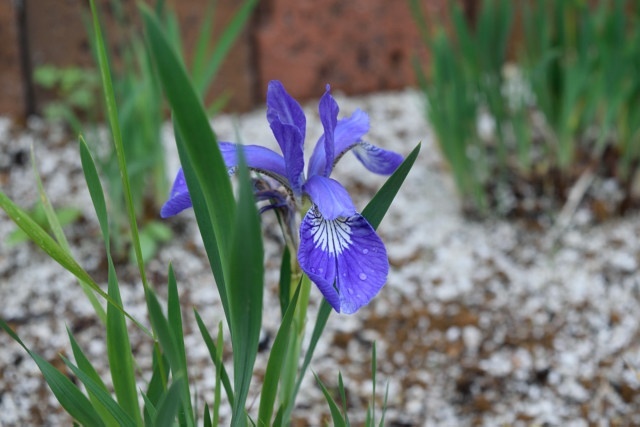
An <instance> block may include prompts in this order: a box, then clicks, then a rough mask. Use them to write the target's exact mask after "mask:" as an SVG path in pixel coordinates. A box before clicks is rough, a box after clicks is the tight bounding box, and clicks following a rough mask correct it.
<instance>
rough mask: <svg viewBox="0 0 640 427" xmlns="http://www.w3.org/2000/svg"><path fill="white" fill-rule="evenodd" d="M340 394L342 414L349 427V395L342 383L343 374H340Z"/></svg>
mask: <svg viewBox="0 0 640 427" xmlns="http://www.w3.org/2000/svg"><path fill="white" fill-rule="evenodd" d="M338 392H339V393H340V399H341V400H342V414H343V416H344V422H345V423H346V424H347V426H350V425H351V423H350V422H349V414H348V413H347V393H346V391H345V389H344V382H343V381H342V372H338Z"/></svg>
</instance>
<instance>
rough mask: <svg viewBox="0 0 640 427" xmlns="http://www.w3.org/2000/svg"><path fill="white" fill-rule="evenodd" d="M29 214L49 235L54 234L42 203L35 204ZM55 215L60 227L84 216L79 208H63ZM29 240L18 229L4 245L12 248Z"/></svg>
mask: <svg viewBox="0 0 640 427" xmlns="http://www.w3.org/2000/svg"><path fill="white" fill-rule="evenodd" d="M27 214H28V215H29V217H30V218H31V219H32V220H33V221H34V222H35V223H36V224H38V225H39V226H40V227H42V228H43V229H44V230H45V231H46V232H47V233H49V234H51V233H52V230H51V228H50V227H49V222H48V221H47V214H46V213H45V210H44V206H42V203H41V202H37V203H36V204H34V205H33V207H32V208H31V209H29V210H28V211H27ZM55 215H56V217H57V218H58V222H59V223H60V226H61V227H65V226H67V225H69V224H72V223H74V222H75V221H77V220H78V219H79V218H80V217H81V216H82V211H81V210H80V209H78V208H72V207H61V208H59V209H57V210H56V211H55ZM29 240H30V239H29V235H28V234H26V233H25V232H24V231H22V229H20V228H16V229H15V230H14V231H12V232H11V233H9V235H8V236H7V237H6V238H5V240H4V243H5V244H6V245H7V247H12V246H15V245H17V244H19V243H23V242H27V241H29Z"/></svg>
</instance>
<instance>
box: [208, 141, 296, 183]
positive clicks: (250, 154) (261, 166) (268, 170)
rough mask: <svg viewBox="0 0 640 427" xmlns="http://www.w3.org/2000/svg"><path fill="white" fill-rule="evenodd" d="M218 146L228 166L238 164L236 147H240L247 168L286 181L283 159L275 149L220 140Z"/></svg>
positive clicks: (231, 166) (232, 166)
mask: <svg viewBox="0 0 640 427" xmlns="http://www.w3.org/2000/svg"><path fill="white" fill-rule="evenodd" d="M219 147H220V152H221V153H222V158H223V159H224V163H225V165H227V167H228V168H234V167H236V166H237V165H238V160H237V149H238V147H242V150H243V151H244V157H245V161H246V162H247V166H248V167H249V169H253V170H255V171H256V172H260V173H263V174H265V175H269V176H272V177H274V178H275V179H277V180H278V181H280V182H283V183H286V182H287V180H286V176H287V172H286V169H285V166H284V159H283V158H282V156H281V155H280V154H278V153H276V152H275V151H273V150H270V149H268V148H266V147H261V146H259V145H241V144H232V143H230V142H221V143H220V144H219Z"/></svg>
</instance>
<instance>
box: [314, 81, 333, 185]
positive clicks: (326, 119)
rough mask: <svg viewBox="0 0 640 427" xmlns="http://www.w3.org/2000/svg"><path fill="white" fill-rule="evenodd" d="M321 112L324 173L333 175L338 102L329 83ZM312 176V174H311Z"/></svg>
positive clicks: (319, 108) (320, 108)
mask: <svg viewBox="0 0 640 427" xmlns="http://www.w3.org/2000/svg"><path fill="white" fill-rule="evenodd" d="M318 111H319V113H320V121H321V122H322V127H323V128H324V144H323V146H324V153H325V165H324V171H322V172H323V173H322V175H324V176H329V175H331V169H333V158H334V152H333V150H334V145H335V139H334V132H335V130H336V125H337V124H338V111H339V108H338V103H337V102H336V100H335V99H333V97H332V96H331V88H330V87H329V85H327V90H326V92H325V93H324V95H323V96H322V98H320V106H319V107H318ZM309 176H312V175H309Z"/></svg>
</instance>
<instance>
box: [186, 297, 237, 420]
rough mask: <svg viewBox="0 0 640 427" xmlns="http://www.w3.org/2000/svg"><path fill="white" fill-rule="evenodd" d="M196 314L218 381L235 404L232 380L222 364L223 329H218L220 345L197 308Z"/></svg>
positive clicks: (230, 401)
mask: <svg viewBox="0 0 640 427" xmlns="http://www.w3.org/2000/svg"><path fill="white" fill-rule="evenodd" d="M194 314H195V317H196V322H197V323H198V329H200V334H201V335H202V339H204V343H205V344H206V346H207V349H208V350H209V357H210V358H211V361H212V362H213V363H214V364H215V366H216V382H217V379H218V378H219V379H220V381H222V385H223V386H224V390H225V393H226V394H227V399H228V400H229V403H230V404H231V406H233V401H234V395H233V389H232V388H231V381H230V380H229V374H227V371H226V369H225V367H224V365H223V364H222V346H220V345H219V343H220V341H221V339H220V336H221V334H222V330H221V329H220V328H219V330H218V345H216V343H214V342H213V338H211V335H210V334H209V331H208V330H207V327H206V326H205V324H204V322H203V321H202V318H201V317H200V314H199V313H198V312H197V311H196V310H194ZM215 408H216V407H215V406H214V409H215Z"/></svg>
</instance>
